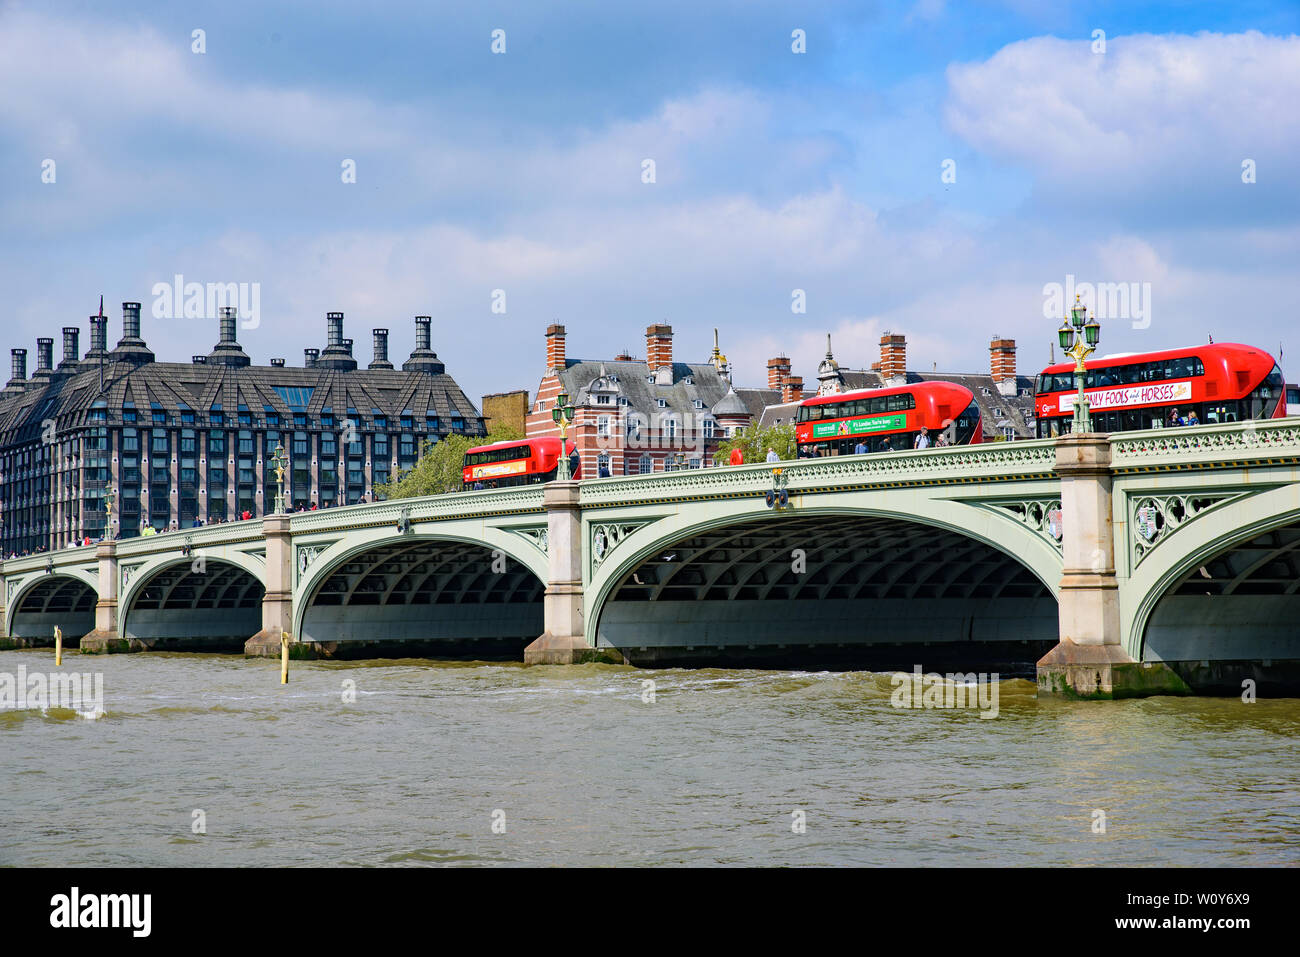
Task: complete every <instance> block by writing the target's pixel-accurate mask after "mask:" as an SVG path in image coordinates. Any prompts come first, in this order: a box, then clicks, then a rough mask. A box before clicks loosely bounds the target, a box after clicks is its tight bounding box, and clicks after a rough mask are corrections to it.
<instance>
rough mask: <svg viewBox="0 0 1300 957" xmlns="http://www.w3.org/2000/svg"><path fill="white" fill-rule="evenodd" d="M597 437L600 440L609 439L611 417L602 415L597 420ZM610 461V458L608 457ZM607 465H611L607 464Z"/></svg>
mask: <svg viewBox="0 0 1300 957" xmlns="http://www.w3.org/2000/svg"><path fill="white" fill-rule="evenodd" d="M596 436H597V437H598V438H602V439H604V438H609V416H607V415H601V416H597V418H596ZM606 459H608V456H606ZM606 464H609V463H608V462H606Z"/></svg>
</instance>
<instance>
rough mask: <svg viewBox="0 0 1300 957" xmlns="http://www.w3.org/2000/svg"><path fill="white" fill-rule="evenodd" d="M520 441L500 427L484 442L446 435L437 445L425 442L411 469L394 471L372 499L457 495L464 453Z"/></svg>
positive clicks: (513, 432)
mask: <svg viewBox="0 0 1300 957" xmlns="http://www.w3.org/2000/svg"><path fill="white" fill-rule="evenodd" d="M523 437H524V436H523V434H522V433H521V432H519V430H518V429H511V428H507V427H505V426H501V427H499V428H496V429H493V430H492V431H491V432H489V433H488V435H487V438H482V439H478V438H470V437H468V436H464V435H449V436H447V437H446V438H445V439H443V440H442V441H441V442H437V443H433V442H425V443H424V446H423V447H422V448H421V450H420V458H419V459H418V460H417V461H416V463H415V465H413V466H411V467H410V468H409V469H407V470H406V471H405V472H403V471H402V470H401V469H398V470H397V471H396V472H394V473H393V478H392V481H390V482H386V483H384V484H382V485H376V486H375V496H376V497H377V498H387V499H394V498H413V497H415V496H417V495H442V494H443V493H445V492H459V491H460V484H461V477H462V475H463V474H464V472H463V470H464V468H465V453H466V452H468V451H469V450H470V449H472V448H475V447H476V446H479V445H491V444H492V443H493V442H512V441H516V440H518V439H522V438H523Z"/></svg>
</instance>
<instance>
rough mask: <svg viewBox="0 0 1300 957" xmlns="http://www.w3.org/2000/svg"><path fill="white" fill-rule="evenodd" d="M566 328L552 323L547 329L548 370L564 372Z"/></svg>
mask: <svg viewBox="0 0 1300 957" xmlns="http://www.w3.org/2000/svg"><path fill="white" fill-rule="evenodd" d="M564 362H565V360H564V326H561V325H560V324H558V323H552V324H551V325H549V326H547V327H546V368H547V369H548V370H549V369H556V370H558V371H561V372H563V371H564Z"/></svg>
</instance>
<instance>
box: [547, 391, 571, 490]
mask: <svg viewBox="0 0 1300 957" xmlns="http://www.w3.org/2000/svg"><path fill="white" fill-rule="evenodd" d="M576 411H577V410H576V409H574V407H573V406H571V405H569V393H567V392H561V393H560V394H559V395H557V396H556V397H555V408H553V409H551V419H552V420H554V422H555V424H556V425H558V426H559V427H560V481H561V482H567V481H568V480H569V479H570V478H571V477H572V476H571V473H570V472H569V443H568V440H567V436H568V432H569V423H570V422H572V421H573V416H574V414H575V412H576Z"/></svg>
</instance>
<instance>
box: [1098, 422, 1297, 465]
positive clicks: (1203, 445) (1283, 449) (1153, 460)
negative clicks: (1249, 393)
mask: <svg viewBox="0 0 1300 957" xmlns="http://www.w3.org/2000/svg"><path fill="white" fill-rule="evenodd" d="M1110 454H1111V465H1112V466H1113V467H1115V468H1125V469H1127V468H1144V467H1156V466H1159V465H1162V464H1163V465H1172V466H1177V467H1206V466H1210V465H1215V464H1221V465H1223V466H1224V467H1230V466H1232V465H1233V464H1235V463H1239V462H1243V463H1244V462H1258V461H1267V460H1270V459H1279V458H1293V457H1295V456H1300V418H1287V419H1258V420H1251V421H1247V422H1234V423H1230V424H1223V425H1218V424H1213V425H1191V426H1183V427H1179V428H1167V429H1148V430H1145V431H1142V432H1120V433H1115V434H1114V435H1112V436H1111V437H1110Z"/></svg>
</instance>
